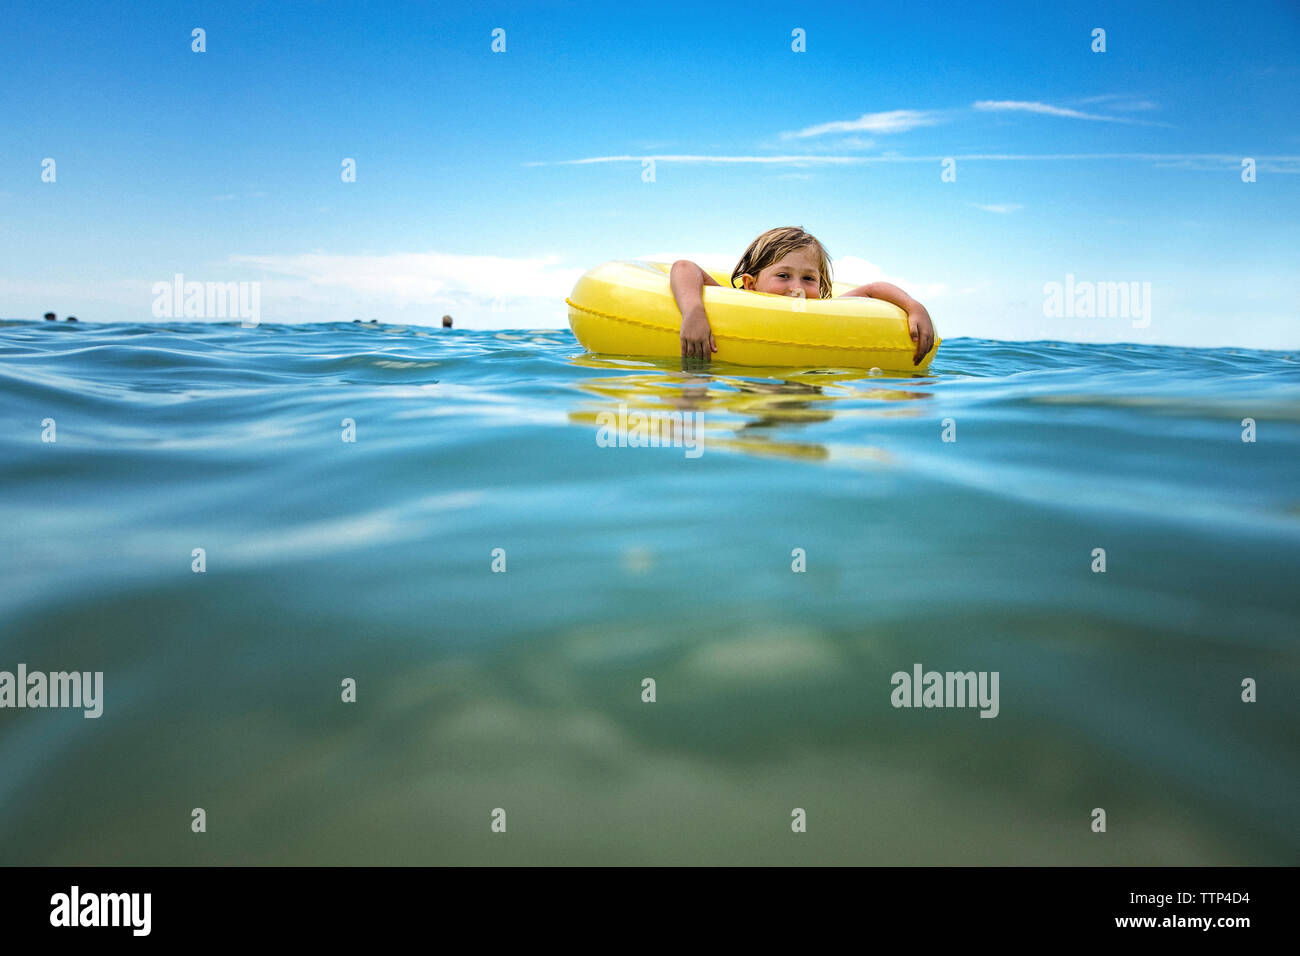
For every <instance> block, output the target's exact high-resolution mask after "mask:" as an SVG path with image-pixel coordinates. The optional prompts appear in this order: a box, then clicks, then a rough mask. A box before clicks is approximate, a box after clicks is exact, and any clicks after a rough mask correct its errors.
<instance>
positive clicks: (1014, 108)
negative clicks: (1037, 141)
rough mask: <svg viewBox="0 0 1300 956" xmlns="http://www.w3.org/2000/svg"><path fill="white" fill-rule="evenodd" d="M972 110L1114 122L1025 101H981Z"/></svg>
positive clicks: (1107, 117) (1058, 107)
mask: <svg viewBox="0 0 1300 956" xmlns="http://www.w3.org/2000/svg"><path fill="white" fill-rule="evenodd" d="M971 106H972V108H974V109H977V110H990V111H993V112H1022V113H1042V114H1044V115H1047V116H1067V117H1070V118H1071V119H1086V120H1113V119H1114V117H1111V116H1098V115H1097V114H1095V113H1081V112H1080V111H1079V110H1072V109H1067V108H1066V107H1063V106H1052V105H1050V104H1048V103H1036V102H1027V101H1025V100H979V101H978V102H975V103H972V104H971Z"/></svg>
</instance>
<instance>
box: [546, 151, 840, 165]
mask: <svg viewBox="0 0 1300 956" xmlns="http://www.w3.org/2000/svg"><path fill="white" fill-rule="evenodd" d="M863 158H864V157H862V156H701V155H698V154H694V155H692V154H674V155H668V156H588V157H586V158H584V159H555V160H550V161H545V160H537V161H532V162H527V163H523V164H522V165H524V166H583V165H587V164H591V163H640V162H644V161H645V160H647V159H653V160H654V161H655V162H657V163H759V164H770V165H781V164H786V163H788V164H794V165H810V164H822V165H836V164H843V163H857V162H861V161H862V159H863Z"/></svg>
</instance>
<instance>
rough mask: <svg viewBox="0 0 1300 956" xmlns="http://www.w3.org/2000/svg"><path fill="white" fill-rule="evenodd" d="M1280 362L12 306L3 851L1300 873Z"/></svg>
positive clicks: (1296, 564) (1000, 345)
mask: <svg viewBox="0 0 1300 956" xmlns="http://www.w3.org/2000/svg"><path fill="white" fill-rule="evenodd" d="M1298 359H1300V356H1297V354H1296V353H1288V352H1255V351H1247V350H1234V349H1213V350H1204V349H1186V348H1168V347H1149V346H1137V345H1075V344H1067V343H1059V342H997V341H988V340H982V339H947V340H945V341H944V343H943V345H942V346H941V347H940V349H939V353H938V356H937V358H936V359H935V361H934V364H933V366H932V368H931V370H930V374H928V375H925V376H899V375H892V374H884V375H875V376H871V375H866V374H864V373H863V372H860V371H858V372H848V371H844V370H840V371H838V372H837V371H835V370H818V369H807V370H788V369H787V370H774V369H747V368H741V367H736V366H725V365H718V364H714V365H712V366H708V367H704V368H700V369H687V370H683V369H682V367H681V363H680V362H674V361H667V360H663V361H660V360H630V359H615V358H597V357H594V356H589V355H586V354H585V353H584V352H583V350H582V349H581V347H580V346H579V345H578V344H577V342H576V341H575V340H574V338H573V336H572V335H571V334H570V333H569V332H567V331H562V332H561V331H543V332H532V331H518V332H474V331H461V330H454V331H443V330H435V329H427V328H419V329H417V328H403V327H392V326H375V325H356V324H352V323H338V324H318V325H305V326H279V325H270V324H264V325H261V326H259V327H257V328H252V329H243V328H240V327H239V326H238V325H236V324H207V323H199V324H186V323H176V324H163V325H160V324H147V325H145V324H141V325H93V324H89V323H79V324H77V325H75V326H70V325H64V324H63V323H59V324H58V325H57V326H56V325H54V324H52V323H49V324H47V323H43V322H17V321H7V322H3V323H0V425H2V427H0V445H2V453H0V474H2V476H3V478H2V484H0V488H2V489H3V494H0V671H5V672H10V673H13V674H15V675H16V673H17V668H18V666H19V665H20V664H21V665H24V666H25V668H26V670H27V671H28V672H29V673H30V672H33V671H41V672H47V673H49V672H60V671H78V672H87V673H94V672H100V673H102V675H103V677H102V692H101V694H100V699H99V701H98V705H99V706H100V707H101V708H102V713H101V715H100V716H99V717H93V718H87V717H85V716H83V714H84V713H85V708H84V706H83V707H82V708H80V709H78V708H68V707H64V708H53V707H45V708H29V707H24V708H18V707H4V708H0V863H3V864H60V865H82V864H441V863H450V864H487V863H521V864H542V863H560V864H581V863H599V864H647V863H648V864H671V863H691V864H727V863H736V864H759V863H763V864H772V863H801V864H802V863H826V864H850V863H869V864H904V865H912V864H985V863H988V864H1048V865H1057V864H1060V865H1065V864H1085V865H1106V864H1153V865H1164V864H1194V865H1195V864H1295V863H1297V862H1300V732H1298V728H1300V652H1298V650H1297V638H1298V633H1297V610H1298V606H1300V583H1298V582H1300V484H1298V483H1297V466H1298V465H1300V361H1298ZM672 413H678V417H673V415H672ZM1245 419H1249V420H1251V421H1250V423H1246V424H1243V420H1245ZM651 422H653V423H655V424H654V425H653V426H651V425H650V424H649V423H651ZM679 422H680V423H681V424H680V427H679V426H678V423H679ZM638 423H640V424H638ZM1252 423H1253V424H1252ZM655 429H657V430H655ZM1243 437H1245V438H1249V439H1253V440H1243ZM620 438H621V439H625V440H624V441H620V440H619V439H620ZM50 439H53V440H50ZM652 440H654V441H656V443H655V444H650V443H649V442H650V441H652ZM200 549H201V550H200ZM1099 549H1100V550H1099ZM1103 562H1104V570H1102V567H1103ZM917 667H919V668H920V669H921V672H922V673H923V674H924V673H925V672H929V671H935V672H938V673H940V675H941V677H942V675H946V674H947V673H948V672H953V673H966V672H975V673H977V674H983V675H986V676H987V677H988V679H989V681H990V682H991V680H992V676H993V675H996V677H997V684H996V688H997V694H996V707H994V706H991V705H990V706H970V704H971V703H972V702H971V701H965V702H964V705H963V702H961V701H958V700H957V699H956V697H955V696H949V695H948V691H949V690H950V689H951V688H950V687H949V685H948V684H947V683H945V685H944V686H943V687H941V688H939V689H938V690H939V691H942V692H943V693H942V694H938V692H936V694H938V696H936V697H935V698H933V699H932V701H931V702H932V703H945V704H951V705H952V706H925V705H924V700H923V698H922V697H921V694H920V689H919V688H918V689H917V694H916V697H908V696H907V695H906V694H903V693H902V692H901V690H900V688H904V685H903V684H902V683H901V678H897V679H896V678H895V677H894V675H895V674H902V675H908V677H909V678H910V677H911V675H913V674H914V673H915V670H914V669H915V668H917ZM944 679H945V680H946V678H944ZM0 680H3V676H2V675H0ZM14 680H16V677H15V678H14ZM648 680H649V681H653V683H649V682H648ZM349 682H354V685H353V684H351V683H349ZM1243 682H1244V683H1243ZM922 683H926V679H925V678H924V677H923V679H922ZM352 686H354V687H355V691H354V693H355V700H345V699H344V698H345V697H350V696H351V695H352V693H353V692H352V691H351V690H350V688H351V687H352ZM988 686H990V687H991V686H993V685H992V684H991V683H990V684H989V685H988ZM1243 695H1244V696H1246V697H1248V698H1253V699H1251V700H1243ZM651 696H653V700H649V699H647V698H649V697H651ZM900 699H901V700H905V702H906V703H908V704H912V703H920V704H921V706H895V704H896V703H898V702H899V701H900ZM981 713H986V714H988V716H983V717H982V716H981ZM994 713H996V716H994ZM196 811H201V813H196ZM1097 811H1104V818H1103V817H1102V815H1100V814H1099V813H1098V812H1097ZM1103 819H1104V826H1105V829H1104V831H1101V830H1100V828H1099V827H1100V823H1099V821H1102V820H1103ZM196 820H197V821H200V822H199V823H196V822H195V821H196ZM200 823H201V824H202V832H195V828H196V827H199V825H200ZM800 827H803V832H798V830H799V828H800ZM502 828H504V832H498V831H500V830H502ZM1207 889H1209V888H1208V887H1207Z"/></svg>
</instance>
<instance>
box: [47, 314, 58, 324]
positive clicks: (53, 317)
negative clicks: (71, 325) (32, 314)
mask: <svg viewBox="0 0 1300 956" xmlns="http://www.w3.org/2000/svg"><path fill="white" fill-rule="evenodd" d="M45 321H46V322H57V321H59V319H58V316H56V315H55V314H54V313H53V312H46V313H45Z"/></svg>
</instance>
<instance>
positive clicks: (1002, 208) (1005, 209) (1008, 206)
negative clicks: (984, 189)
mask: <svg viewBox="0 0 1300 956" xmlns="http://www.w3.org/2000/svg"><path fill="white" fill-rule="evenodd" d="M968 205H971V206H974V207H975V208H976V209H983V210H984V211H985V212H996V213H999V214H1001V215H1006V214H1007V213H1011V212H1019V211H1020V210H1021V209H1024V208H1025V207H1024V206H1022V205H1020V204H1019V203H1014V202H1007V203H979V202H973V203H969V204H968Z"/></svg>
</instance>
